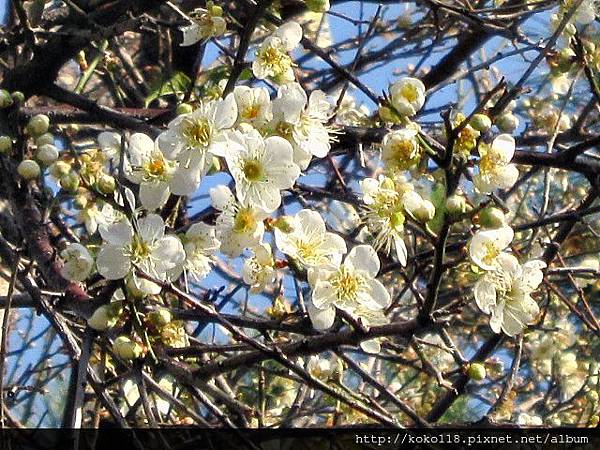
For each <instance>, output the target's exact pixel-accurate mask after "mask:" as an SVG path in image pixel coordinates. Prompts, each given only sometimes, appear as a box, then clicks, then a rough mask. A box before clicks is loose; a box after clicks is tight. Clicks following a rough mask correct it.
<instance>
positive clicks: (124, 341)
mask: <svg viewBox="0 0 600 450" xmlns="http://www.w3.org/2000/svg"><path fill="white" fill-rule="evenodd" d="M112 350H113V352H115V354H116V355H117V356H118V357H119V358H122V359H125V360H128V361H129V360H132V359H136V358H139V357H140V356H142V346H141V345H140V344H138V343H137V342H134V341H132V340H131V339H129V338H128V337H127V336H119V337H118V338H116V339H115V342H114V343H113V345H112Z"/></svg>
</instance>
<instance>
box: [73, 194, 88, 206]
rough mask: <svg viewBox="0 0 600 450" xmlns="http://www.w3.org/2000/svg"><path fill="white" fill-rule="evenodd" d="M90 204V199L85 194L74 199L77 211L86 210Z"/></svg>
mask: <svg viewBox="0 0 600 450" xmlns="http://www.w3.org/2000/svg"><path fill="white" fill-rule="evenodd" d="M87 204H88V198H87V195H85V194H79V195H76V196H75V198H74V199H73V205H74V206H75V208H77V209H84V208H85V207H86V206H87Z"/></svg>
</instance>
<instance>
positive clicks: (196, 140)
mask: <svg viewBox="0 0 600 450" xmlns="http://www.w3.org/2000/svg"><path fill="white" fill-rule="evenodd" d="M211 135H212V127H211V125H210V122H209V121H208V120H207V119H205V118H196V119H190V118H188V119H185V120H184V124H183V136H184V137H185V138H186V140H187V142H188V145H189V146H190V147H206V146H208V144H209V143H210V137H211Z"/></svg>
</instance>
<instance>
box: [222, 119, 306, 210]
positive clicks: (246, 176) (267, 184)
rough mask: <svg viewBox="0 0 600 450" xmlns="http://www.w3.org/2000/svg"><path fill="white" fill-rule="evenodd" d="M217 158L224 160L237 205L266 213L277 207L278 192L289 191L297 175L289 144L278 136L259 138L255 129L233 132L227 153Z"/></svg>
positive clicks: (298, 170) (297, 171) (278, 201)
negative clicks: (233, 182)
mask: <svg viewBox="0 0 600 450" xmlns="http://www.w3.org/2000/svg"><path fill="white" fill-rule="evenodd" d="M218 156H224V157H225V160H226V161H227V167H228V168H229V173H231V176H232V177H233V179H234V180H235V192H236V194H237V197H238V199H239V200H240V202H241V203H243V204H245V205H251V206H253V207H256V208H258V209H260V210H262V211H264V212H267V213H270V212H273V211H275V210H276V209H277V208H279V206H280V205H281V190H282V189H289V188H291V187H292V186H293V185H294V183H295V182H296V180H297V179H298V177H299V176H300V169H299V168H298V166H297V165H296V164H294V160H293V149H292V145H291V144H290V143H289V142H288V141H286V140H285V139H283V138H280V137H278V136H271V137H268V138H266V139H263V137H262V136H261V135H260V133H259V132H258V131H256V130H255V129H250V130H248V131H247V132H245V133H242V132H240V131H235V132H233V133H232V134H231V135H230V139H229V148H228V150H227V152H225V153H218Z"/></svg>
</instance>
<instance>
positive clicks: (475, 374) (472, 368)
mask: <svg viewBox="0 0 600 450" xmlns="http://www.w3.org/2000/svg"><path fill="white" fill-rule="evenodd" d="M467 375H468V376H469V378H470V379H471V380H475V381H481V380H484V379H485V376H486V371H485V366H484V365H483V364H481V363H473V364H470V365H469V370H468V371H467Z"/></svg>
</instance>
